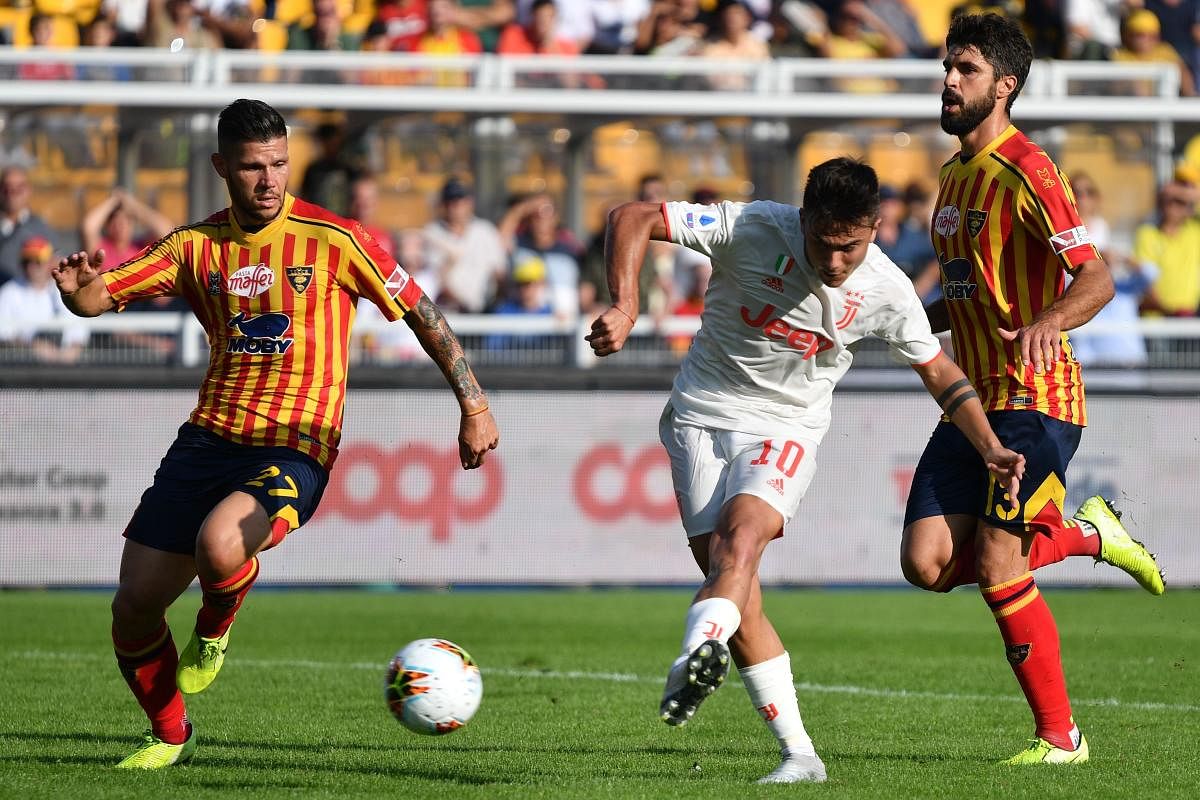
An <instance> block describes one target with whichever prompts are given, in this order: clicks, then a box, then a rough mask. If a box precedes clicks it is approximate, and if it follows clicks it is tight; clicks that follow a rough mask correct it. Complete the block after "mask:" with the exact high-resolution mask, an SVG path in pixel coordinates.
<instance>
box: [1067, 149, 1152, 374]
mask: <svg viewBox="0 0 1200 800" xmlns="http://www.w3.org/2000/svg"><path fill="white" fill-rule="evenodd" d="M1070 183H1071V188H1072V190H1073V192H1074V194H1075V205H1076V207H1077V208H1078V209H1079V219H1080V221H1081V222H1083V225H1084V227H1085V228H1087V232H1088V235H1089V236H1090V237H1091V239H1092V244H1094V245H1095V246H1096V249H1097V250H1099V251H1100V255H1101V256H1103V257H1104V262H1105V263H1106V264H1108V268H1109V271H1110V272H1112V276H1113V287H1114V289H1115V294H1114V295H1113V299H1112V300H1109V301H1108V304H1107V305H1105V306H1104V307H1103V308H1101V309H1100V311H1098V312H1097V313H1096V316H1094V317H1092V319H1091V322H1090V323H1089V324H1088V325H1087V326H1085V327H1084V328H1082V329H1080V330H1077V331H1072V333H1071V345H1072V348H1073V349H1074V351H1075V357H1076V358H1077V359H1079V361H1081V362H1083V363H1086V364H1088V365H1090V366H1104V367H1141V366H1145V364H1146V342H1145V340H1144V339H1142V337H1141V335H1140V334H1139V333H1138V330H1137V324H1138V306H1139V304H1140V303H1141V300H1142V296H1143V295H1144V294H1145V293H1146V291H1147V290H1148V289H1149V288H1150V286H1151V284H1153V282H1154V279H1155V278H1156V277H1157V276H1158V268H1157V267H1155V266H1154V265H1153V264H1151V263H1145V264H1142V263H1139V262H1138V261H1135V260H1133V259H1131V258H1129V256H1128V254H1126V253H1122V252H1120V251H1118V250H1117V248H1116V247H1115V246H1114V245H1113V241H1112V234H1111V231H1110V228H1109V225H1108V220H1106V219H1105V218H1104V215H1103V213H1102V211H1101V207H1100V189H1099V187H1098V186H1097V185H1096V182H1095V181H1094V180H1092V178H1091V176H1090V175H1087V174H1086V173H1082V172H1080V173H1076V174H1075V175H1072V176H1071V178H1070ZM1097 327H1099V328H1103V327H1113V328H1117V329H1116V330H1109V331H1100V332H1097V333H1091V332H1089V331H1088V329H1089V328H1097Z"/></svg>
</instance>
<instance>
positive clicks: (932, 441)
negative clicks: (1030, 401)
mask: <svg viewBox="0 0 1200 800" xmlns="http://www.w3.org/2000/svg"><path fill="white" fill-rule="evenodd" d="M987 417H988V421H989V422H991V424H992V430H994V431H995V432H996V436H997V437H999V439H1000V442H1001V443H1002V444H1003V445H1004V446H1005V447H1007V448H1009V449H1010V450H1015V451H1017V452H1018V453H1020V454H1022V455H1023V456H1025V476H1024V477H1023V478H1021V488H1020V491H1019V496H1018V497H1017V500H1018V501H1019V505H1018V506H1017V508H1016V509H1013V508H1012V506H1011V503H1010V501H1009V499H1008V493H1007V492H1006V491H1005V490H1004V489H1003V488H1001V487H1000V486H999V485H998V484H997V483H996V481H995V479H994V478H993V477H992V474H991V473H990V472H988V469H987V467H986V466H985V465H984V463H983V458H982V457H980V455H979V453H978V452H977V451H976V450H975V448H974V447H972V446H971V443H970V442H969V441H967V437H966V436H964V435H963V433H962V431H960V430H959V429H958V428H957V427H955V425H954V424H953V423H950V422H939V423H938V426H937V427H936V428H934V429H933V435H932V436H930V437H929V444H927V445H926V446H925V452H924V453H923V454H922V455H921V460H920V461H919V462H918V463H917V470H916V472H915V473H914V474H913V482H912V489H911V490H910V491H909V493H908V507H907V508H906V509H905V511H904V525H905V527H908V525H909V524H910V523H912V522H915V521H916V520H919V519H924V518H925V517H938V516H944V515H946V514H967V515H970V516H973V517H978V518H979V519H982V520H984V521H985V522H986V523H988V524H990V525H994V526H997V527H1000V528H1010V529H1012V530H1023V529H1029V530H1036V531H1039V532H1042V533H1047V534H1049V533H1052V531H1053V530H1056V529H1057V527H1060V526H1061V524H1062V515H1063V504H1064V503H1065V502H1066V495H1067V489H1066V486H1067V465H1068V464H1070V463H1071V457H1072V456H1074V455H1075V450H1076V449H1078V447H1079V439H1080V436H1081V435H1082V433H1083V428H1081V427H1080V426H1078V425H1074V424H1072V423H1070V422H1063V421H1061V420H1057V419H1054V418H1053V417H1048V416H1046V415H1045V414H1042V413H1040V412H1038V411H992V412H990V413H989V414H988V415H987Z"/></svg>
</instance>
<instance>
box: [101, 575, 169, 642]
mask: <svg viewBox="0 0 1200 800" xmlns="http://www.w3.org/2000/svg"><path fill="white" fill-rule="evenodd" d="M111 609H112V621H113V626H114V627H115V628H117V629H118V630H119V631H120V632H121V633H122V634H123V635H126V636H128V635H136V634H137V633H140V632H143V631H145V630H147V629H149V628H152V627H153V626H154V625H156V624H157V623H158V622H159V621H160V620H161V619H162V617H163V614H164V613H166V609H165V608H159V607H158V606H157V605H156V604H154V603H152V602H149V601H148V600H147V599H146V598H145V597H144V596H143V595H142V594H141V593H139V592H137V591H134V590H131V589H128V588H126V587H120V588H118V589H117V592H116V594H114V595H113V599H112V604H111Z"/></svg>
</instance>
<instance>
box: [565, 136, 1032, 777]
mask: <svg viewBox="0 0 1200 800" xmlns="http://www.w3.org/2000/svg"><path fill="white" fill-rule="evenodd" d="M878 224H879V182H878V179H877V177H876V175H875V171H874V170H873V169H872V168H871V167H870V166H868V165H866V164H864V163H862V162H859V161H856V160H853V159H850V158H835V159H832V160H830V161H826V162H825V163H823V164H820V165H818V166H817V167H814V168H813V170H812V171H811V172H810V173H809V176H808V181H807V184H806V185H805V189H804V206H803V209H798V208H796V207H795V206H790V205H784V204H781V203H774V202H769V201H755V202H751V203H734V202H723V203H718V204H714V205H696V204H690V203H678V202H668V203H663V204H661V205H658V204H654V203H642V202H632V203H626V204H624V205H622V206H620V207H618V208H616V209H615V210H613V212H612V213H611V214H610V216H609V226H608V238H607V240H606V242H605V260H606V267H607V272H608V283H609V288H610V290H611V293H612V297H613V304H612V306H611V307H610V308H609V309H608V310H607V311H605V312H604V313H603V314H602V315H601V316H600V317H599V318H597V319H596V321H595V322H594V323H593V324H592V330H591V333H590V334H589V335H588V336H587V337H586V338H587V340H588V342H589V343H590V344H591V346H592V349H593V350H594V351H595V352H596V354H597V355H600V356H607V355H611V354H612V353H615V352H617V351H618V350H620V349H621V347H622V346H623V345H624V343H625V340H626V338H627V337H628V336H629V332H630V330H631V329H632V328H633V324H634V320H636V318H637V315H638V305H637V304H638V294H637V286H638V284H637V273H638V270H639V269H640V267H641V264H642V261H643V256H644V253H645V250H646V247H647V244H648V242H649V241H650V240H651V239H656V240H661V241H670V242H676V243H678V244H681V245H685V246H687V247H690V248H692V249H693V250H696V251H698V252H700V253H703V254H704V255H706V256H708V257H709V258H710V259H711V261H712V264H713V272H712V278H711V280H710V283H709V288H708V293H707V294H706V295H705V297H704V312H703V314H702V315H701V326H700V331H699V333H698V334H697V335H696V338H695V340H694V342H693V344H692V347H691V350H690V351H689V352H688V354H687V357H686V358H685V359H684V361H683V365H682V367H681V369H680V371H679V374H678V376H677V377H676V378H675V383H674V387H673V388H672V391H671V399H670V401H669V402H668V403H667V407H666V409H665V410H664V411H663V415H662V419H661V421H660V423H659V435H660V438H661V440H662V442H663V445H664V446H665V447H666V449H667V453H668V454H669V455H670V459H671V477H672V481H673V483H674V486H675V495H676V497H677V498H678V500H679V509H680V514H681V516H682V520H683V526H684V529H685V531H686V532H687V535H688V542H689V545H690V546H691V549H692V554H693V555H694V556H695V559H696V563H697V564H698V565H699V566H700V569H701V570H702V571H703V572H704V574H705V576H706V578H705V581H704V583H703V585H702V586H701V587H700V589H699V591H698V592H697V593H696V596H695V599H694V600H693V601H692V605H691V607H690V608H689V609H688V613H687V622H686V625H685V629H684V636H683V643H682V646H681V649H680V655H679V657H678V658H677V659H676V660H675V662H674V663H673V664H672V665H671V669H670V672H669V674H668V677H667V684H666V689H665V690H664V692H663V698H662V702H661V704H660V708H659V713H660V715H661V717H662V719H663V720H664V721H665V722H666V723H667V724H668V725H683V724H685V723H686V722H687V721H688V720H689V719H690V718H691V716H692V715H693V714H694V713H695V711H696V708H697V706H698V705H699V704H700V702H701V701H702V700H703V699H704V698H705V697H706V696H708V695H709V694H711V693H712V692H713V691H715V690H716V688H717V687H718V686H720V684H721V683H722V682H723V681H724V679H725V676H726V674H727V672H728V669H729V656H730V653H731V651H732V655H733V658H734V659H735V660H736V661H737V663H738V666H739V674H740V677H741V679H742V681H743V682H744V683H745V685H746V689H747V691H748V693H749V695H750V701H751V702H752V703H753V704H754V707H755V708H756V709H757V710H758V712H759V714H760V716H761V717H762V718H763V720H764V721H765V722H766V724H767V726H768V727H769V728H770V729H771V732H772V733H773V734H774V735H775V737H776V738H777V739H778V740H779V744H780V748H781V750H782V762H781V764H780V766H779V767H778V768H776V769H775V770H774V771H773V772H771V773H770V774H769V775H767V776H766V777H764V778H762V779H761V781H760V783H793V782H797V781H823V780H825V777H826V771H825V765H824V764H823V763H822V761H821V759H820V757H819V756H818V755H817V753H816V750H815V748H814V747H813V743H812V740H811V739H810V738H809V736H808V733H807V731H805V729H804V723H803V722H802V720H801V718H800V708H799V704H798V702H797V698H796V689H795V684H794V680H793V678H792V670H791V660H790V658H789V656H788V653H787V651H786V650H784V647H783V642H782V641H781V640H780V638H779V635H778V634H777V633H776V631H775V628H774V627H773V626H772V625H771V622H770V620H768V619H767V617H766V615H765V614H764V613H763V604H762V588H761V586H760V584H759V579H758V565H759V560H760V559H761V557H762V553H763V550H764V549H765V548H766V546H767V543H768V542H770V541H771V540H772V539H774V538H776V537H778V536H781V535H782V532H783V525H784V523H785V522H787V521H788V520H789V519H791V517H792V516H793V515H794V514H795V513H796V510H797V509H798V508H799V505H800V501H801V500H802V499H803V497H804V493H805V491H806V489H807V488H808V485H809V483H810V482H811V481H812V477H813V475H814V473H815V471H816V453H817V449H818V447H819V445H820V443H821V439H822V437H823V436H824V435H825V432H826V430H827V429H828V427H829V418H830V417H829V415H830V405H831V400H832V395H833V388H834V386H835V385H836V384H837V382H838V381H839V380H840V379H841V377H842V376H843V375H844V374H846V370H847V369H849V367H850V362H851V361H852V360H853V358H854V351H855V348H856V345H857V343H858V342H859V340H861V339H863V338H864V337H866V336H868V335H873V336H877V337H879V338H881V339H883V340H884V341H886V342H887V343H888V345H889V346H890V349H891V351H892V353H893V354H894V356H896V357H897V358H899V359H900V360H902V361H903V362H906V363H908V364H910V365H911V366H912V367H913V369H914V370H916V372H917V373H918V374H919V375H920V376H921V379H922V381H924V383H925V387H926V388H927V389H928V390H929V393H930V394H931V395H933V397H935V398H936V399H937V402H938V404H939V405H940V406H941V407H942V409H943V412H944V413H945V414H946V415H947V417H948V418H949V419H950V420H951V421H952V422H953V423H955V424H956V425H957V426H958V427H959V428H960V429H961V430H962V431H963V433H964V434H966V436H967V438H968V439H969V440H970V441H971V443H972V444H973V445H974V447H975V449H976V450H978V451H979V453H980V456H981V458H982V459H983V460H984V462H985V463H986V464H987V467H988V469H989V470H990V471H991V472H992V474H993V475H995V477H996V480H997V481H998V482H999V483H1000V484H1001V485H1002V486H1005V487H1011V489H1010V492H1013V493H1015V489H1016V486H1017V483H1018V481H1019V479H1020V477H1021V474H1022V472H1023V469H1024V458H1023V457H1022V456H1021V455H1019V454H1017V453H1015V452H1013V451H1011V450H1008V449H1006V448H1004V447H1003V446H1001V444H1000V441H999V439H997V438H996V435H995V433H993V431H992V429H991V426H990V425H989V424H988V421H987V418H986V417H985V416H984V412H983V406H982V405H981V404H980V402H979V398H978V396H977V395H976V393H975V391H974V390H973V389H972V388H971V385H970V383H969V382H968V381H967V379H966V378H965V376H964V375H963V373H962V371H961V370H960V369H959V368H958V367H957V366H956V365H955V364H954V362H953V361H952V360H951V359H950V358H948V357H947V356H945V355H944V354H943V353H942V348H941V345H940V344H939V342H938V340H937V339H936V338H935V337H934V335H933V334H932V333H931V332H930V329H929V322H928V319H927V317H926V315H925V312H924V310H923V309H922V306H921V301H920V300H919V299H918V297H917V295H916V293H915V291H914V290H913V288H912V283H911V281H910V280H909V279H908V278H907V277H906V276H905V275H904V273H903V272H901V271H900V268H899V267H897V266H896V265H895V264H893V263H892V262H891V261H890V260H889V259H888V258H887V256H885V255H884V254H883V252H882V251H881V250H880V249H879V248H878V247H876V246H875V245H874V244H873V241H874V239H875V231H876V229H877V227H878ZM1014 496H1015V494H1014Z"/></svg>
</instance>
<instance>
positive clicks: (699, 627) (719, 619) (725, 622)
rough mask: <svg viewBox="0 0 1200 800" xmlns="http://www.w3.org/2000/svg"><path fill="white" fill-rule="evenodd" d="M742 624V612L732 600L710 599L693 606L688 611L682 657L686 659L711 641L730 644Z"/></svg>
mask: <svg viewBox="0 0 1200 800" xmlns="http://www.w3.org/2000/svg"><path fill="white" fill-rule="evenodd" d="M741 624H742V612H740V611H738V607H737V605H736V604H735V603H734V602H733V601H732V600H729V599H726V598H724V597H709V598H707V599H705V600H701V601H700V602H699V603H695V604H693V605H692V607H691V608H689V609H688V613H687V622H686V623H685V627H684V632H683V644H682V650H681V651H680V655H681V656H682V657H684V658H686V657H687V656H689V655H691V653H692V651H693V650H695V649H696V648H697V647H699V646H700V645H702V644H704V643H705V642H707V641H708V640H709V639H716V640H717V641H719V642H720V643H721V644H729V637H730V636H733V634H734V632H735V631H736V630H737V629H738V625H741Z"/></svg>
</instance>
